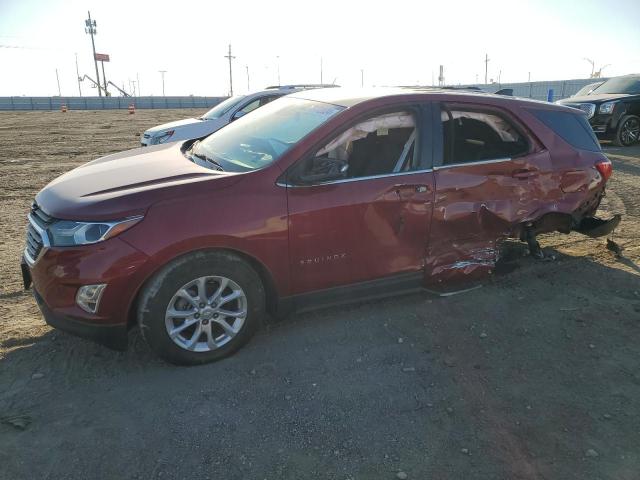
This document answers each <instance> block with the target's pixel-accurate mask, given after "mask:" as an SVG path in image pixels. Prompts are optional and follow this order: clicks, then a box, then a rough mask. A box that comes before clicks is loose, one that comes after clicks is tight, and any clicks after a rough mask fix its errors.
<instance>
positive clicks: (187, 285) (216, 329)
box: [137, 251, 265, 365]
mask: <svg viewBox="0 0 640 480" xmlns="http://www.w3.org/2000/svg"><path fill="white" fill-rule="evenodd" d="M264 311H265V293H264V287H263V285H262V282H261V280H260V277H259V276H258V274H257V273H256V272H255V271H254V270H253V268H251V266H250V265H249V264H248V263H246V262H245V261H244V260H242V259H241V258H239V257H238V256H236V255H233V254H231V253H228V252H220V251H218V252H211V251H209V252H207V251H202V252H196V253H191V254H188V255H185V256H183V257H180V258H178V259H176V260H173V261H172V262H170V263H169V264H167V265H166V266H165V267H163V268H162V270H160V271H159V272H158V273H156V274H155V275H154V276H153V277H152V278H151V279H150V280H149V281H148V282H147V284H146V285H145V286H144V288H143V289H142V292H141V294H140V301H139V302H138V312H137V315H138V325H139V327H140V331H141V333H142V337H143V338H144V339H145V341H146V342H147V343H148V344H149V346H150V347H151V349H152V350H153V351H154V352H155V353H156V354H157V355H158V356H160V357H161V358H163V359H164V360H166V361H168V362H170V363H173V364H176V365H199V364H203V363H209V362H213V361H216V360H220V359H222V358H224V357H227V356H229V355H231V354H232V353H234V352H235V351H236V350H238V349H239V348H240V347H242V346H243V345H244V344H245V343H247V342H248V341H249V339H250V338H251V337H252V336H253V334H254V333H255V331H256V329H257V328H258V326H259V324H260V322H261V320H262V318H263V315H264Z"/></svg>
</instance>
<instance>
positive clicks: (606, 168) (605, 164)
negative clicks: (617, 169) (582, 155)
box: [596, 160, 613, 182]
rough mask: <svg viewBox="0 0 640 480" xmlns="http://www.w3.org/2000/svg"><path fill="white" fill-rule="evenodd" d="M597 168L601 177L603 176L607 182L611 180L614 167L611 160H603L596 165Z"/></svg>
mask: <svg viewBox="0 0 640 480" xmlns="http://www.w3.org/2000/svg"><path fill="white" fill-rule="evenodd" d="M596 168H597V169H598V172H600V175H602V178H603V179H604V181H605V182H606V181H607V180H609V177H611V174H612V173H613V165H611V162H610V161H609V160H602V161H600V162H598V163H596Z"/></svg>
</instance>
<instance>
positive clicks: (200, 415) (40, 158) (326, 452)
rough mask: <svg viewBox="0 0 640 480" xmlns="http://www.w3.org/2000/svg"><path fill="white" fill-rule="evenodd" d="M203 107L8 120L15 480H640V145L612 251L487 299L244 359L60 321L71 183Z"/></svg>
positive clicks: (0, 218) (621, 179) (436, 305)
mask: <svg viewBox="0 0 640 480" xmlns="http://www.w3.org/2000/svg"><path fill="white" fill-rule="evenodd" d="M200 113H201V112H199V111H192V110H183V111H177V110H173V111H171V110H146V111H145V110H139V111H138V112H136V114H135V115H128V114H127V112H126V111H112V112H105V111H103V112H74V111H72V112H68V113H67V114H62V113H60V112H16V113H9V112H0V145H1V146H2V148H1V149H0V174H1V175H0V225H1V226H2V228H1V229H0V254H1V255H2V256H1V258H0V278H2V284H1V285H0V478H1V479H20V478H47V479H66V478H78V479H86V478H92V479H103V478H104V479H108V478H118V479H124V478H141V479H142V478H144V479H147V478H192V479H205V478H211V479H263V478H265V479H281V478H287V479H301V478H321V479H342V480H344V479H370V478H371V479H385V478H386V479H393V478H400V477H402V475H399V476H398V472H400V471H401V472H405V473H406V475H407V476H408V478H409V479H414V478H415V479H417V478H419V479H430V480H434V479H510V480H511V479H552V480H556V479H562V480H569V479H579V480H592V479H593V480H600V479H612V480H637V479H640V348H639V344H640V267H639V266H638V265H639V264H640V241H639V238H640V147H636V148H633V149H619V148H613V147H611V148H609V147H607V148H606V149H605V150H606V153H607V154H608V155H609V157H610V158H611V159H612V161H613V164H614V169H615V172H614V176H613V178H612V180H611V181H610V183H609V188H608V195H607V197H606V199H605V202H604V204H603V206H602V210H603V211H604V212H603V213H605V214H608V213H622V214H623V215H624V217H623V223H622V224H621V226H620V227H619V228H618V230H617V231H616V232H615V240H616V241H617V242H618V243H619V244H620V245H622V246H623V247H624V252H623V257H622V258H620V259H617V258H616V257H615V256H614V254H613V253H612V252H611V251H609V250H607V249H606V248H605V242H604V240H602V239H600V240H592V239H588V238H586V237H583V236H580V235H578V234H571V235H560V234H557V235H555V234H554V235H548V236H545V237H544V238H542V239H541V243H542V245H543V247H544V248H545V251H546V253H547V257H548V258H549V259H550V260H548V261H535V260H532V259H530V258H529V257H526V256H524V253H525V250H524V247H523V246H521V245H520V244H517V243H514V244H513V245H511V248H510V253H511V256H512V257H513V260H514V262H515V264H516V265H517V268H516V269H515V270H514V271H512V272H511V273H508V274H504V275H502V276H497V277H495V278H492V279H490V280H488V281H487V282H486V283H485V284H484V286H483V287H482V288H480V289H477V290H474V291H472V292H469V293H466V294H461V295H457V296H454V297H449V298H440V297H433V296H430V295H428V294H419V295H410V296H404V297H400V298H395V299H390V300H384V301H377V302H369V303H363V304H358V305H353V306H349V307H340V308H332V309H326V310H320V311H316V312H312V313H307V314H303V315H296V316H294V317H292V318H289V319H287V320H285V321H283V322H280V323H277V324H274V325H270V326H268V327H266V328H264V329H263V330H262V331H261V332H260V333H259V334H258V335H257V336H256V338H255V339H254V340H253V341H252V342H251V343H250V344H249V345H248V346H247V347H245V348H244V349H242V350H241V351H240V352H238V353H237V354H236V355H235V356H233V357H232V358H229V359H226V360H224V361H222V362H218V363H215V364H211V365H206V366H202V367H196V368H177V367H173V366H170V365H167V364H164V363H163V362H161V361H159V360H157V359H155V358H154V357H153V356H152V355H151V353H150V351H149V350H148V349H147V347H146V346H145V345H144V343H143V342H142V341H141V340H140V338H139V337H138V336H137V334H136V333H135V332H133V333H132V335H131V348H130V350H129V351H127V352H125V353H118V352H113V351H110V350H107V349H105V348H102V347H100V346H97V345H94V344H92V343H90V342H88V341H84V340H81V339H77V338H74V337H71V336H68V335H66V334H64V333H61V332H55V331H53V330H51V329H50V328H49V327H47V326H45V324H44V322H43V320H42V318H41V316H40V314H39V312H38V310H37V307H36V305H35V303H34V301H33V299H32V298H31V295H30V293H29V292H23V291H22V285H21V279H20V274H19V259H20V255H21V251H22V249H23V242H24V229H25V223H26V218H25V217H26V214H27V212H28V208H29V205H30V203H31V201H32V199H33V197H34V195H35V194H36V192H37V191H38V190H39V189H40V188H42V187H43V186H44V185H45V184H46V183H47V182H49V181H50V180H51V179H53V178H55V177H56V176H58V175H59V174H61V173H63V172H65V171H67V170H69V169H71V168H73V167H75V166H77V165H79V164H81V163H83V162H86V161H88V160H91V159H94V158H96V157H98V156H101V155H104V154H108V153H111V152H116V151H120V150H124V149H127V148H132V147H136V146H137V145H138V136H139V134H140V133H141V132H142V131H143V130H144V129H145V128H147V127H149V126H152V125H155V124H158V123H162V122H164V121H168V120H171V119H176V118H181V117H188V116H195V115H197V114H200Z"/></svg>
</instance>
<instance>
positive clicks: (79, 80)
mask: <svg viewBox="0 0 640 480" xmlns="http://www.w3.org/2000/svg"><path fill="white" fill-rule="evenodd" d="M76 77H77V78H78V93H79V94H80V96H82V88H81V87H80V82H81V81H82V78H80V71H79V70H78V54H77V53H76Z"/></svg>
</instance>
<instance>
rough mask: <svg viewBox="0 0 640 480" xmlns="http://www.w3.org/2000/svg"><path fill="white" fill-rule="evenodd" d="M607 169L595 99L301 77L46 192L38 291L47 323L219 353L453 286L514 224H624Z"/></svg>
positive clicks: (31, 232)
mask: <svg viewBox="0 0 640 480" xmlns="http://www.w3.org/2000/svg"><path fill="white" fill-rule="evenodd" d="M610 175H611V163H610V162H609V160H608V159H607V158H606V157H605V155H604V154H603V153H602V152H601V150H600V146H599V144H598V142H597V140H596V138H595V137H594V135H593V132H592V131H591V129H590V128H589V124H588V123H587V119H586V116H585V115H584V114H583V113H582V112H581V111H579V110H576V109H573V108H566V107H561V106H558V105H552V104H548V103H543V102H534V101H528V100H521V99H514V98H509V97H503V96H495V95H485V94H473V93H456V92H446V91H433V90H418V89H391V90H375V91H357V92H349V91H347V90H344V89H337V88H336V89H327V90H316V91H305V92H300V93H298V94H295V95H293V96H287V97H283V98H281V99H279V100H275V101H274V102H272V103H270V104H268V105H266V106H264V107H262V108H260V109H258V110H256V111H255V112H254V113H252V114H251V115H247V116H245V117H242V118H240V119H238V120H237V121H235V122H233V123H231V124H230V125H228V126H226V127H225V128H223V129H221V130H219V131H218V132H216V133H214V134H212V135H211V136H209V137H207V138H206V139H204V140H202V141H195V142H194V141H187V142H184V143H179V142H176V143H173V144H165V145H157V146H152V147H147V148H139V149H136V150H131V151H128V152H122V153H118V154H115V155H110V156H107V157H104V158H100V159H98V160H95V161H93V162H90V163H88V164H86V165H83V166H81V167H78V168H76V169H75V170H72V171H71V172H68V173H66V174H64V175H62V176H61V177H59V178H57V179H56V180H54V181H53V182H51V183H50V184H49V185H48V186H46V187H45V188H44V189H43V190H42V191H40V193H38V195H37V196H36V199H35V202H34V204H33V207H32V209H31V213H30V214H29V227H28V233H27V244H26V248H25V251H24V263H23V275H24V281H25V286H27V287H28V286H29V284H30V283H31V279H33V286H34V295H35V298H36V299H37V301H38V304H39V306H40V308H41V310H42V312H43V314H44V317H45V319H46V320H47V322H48V323H50V324H51V325H53V326H55V327H58V328H60V329H63V330H66V331H69V332H72V333H76V334H78V335H82V336H86V337H90V338H93V339H96V340H99V341H101V342H103V343H105V344H108V345H110V346H112V347H116V348H125V347H126V344H127V329H128V328H129V327H131V326H133V325H136V324H137V325H139V326H140V329H141V331H142V335H143V336H144V338H145V339H146V341H147V342H148V343H149V344H150V346H151V347H152V348H153V350H154V351H156V352H157V353H158V354H159V355H160V356H162V357H163V358H165V359H167V360H169V361H171V362H174V363H181V364H195V363H204V362H208V361H212V360H216V359H218V358H221V357H223V356H226V355H229V354H230V353H232V352H233V351H235V350H236V349H238V348H239V347H240V346H241V345H242V344H243V343H244V342H246V341H247V340H248V339H249V338H250V336H251V335H252V333H253V332H254V331H255V329H256V328H257V327H258V326H259V324H260V322H261V319H262V318H263V316H264V314H265V313H266V312H270V313H272V314H283V313H286V312H290V311H292V310H294V309H298V310H300V309H306V308H310V307H312V306H318V305H325V304H329V303H332V304H335V303H338V302H346V301H354V300H358V299H362V298H372V297H382V296H388V295H397V294H398V293H400V292H407V291H415V290H420V289H424V288H428V289H430V290H437V291H440V292H442V291H443V290H447V291H452V290H455V289H462V288H463V285H462V284H463V283H466V281H468V280H473V279H478V278H482V277H483V276H486V275H488V274H490V273H491V272H493V271H494V270H495V268H496V264H497V262H498V261H499V259H500V254H501V248H500V246H501V243H502V242H503V241H504V240H505V239H507V238H510V237H511V238H516V239H520V240H522V241H526V242H528V244H529V247H530V250H531V252H532V253H534V254H536V255H540V253H541V252H540V249H539V246H538V243H537V241H536V235H538V234H539V233H542V232H551V231H556V230H558V231H561V232H565V233H568V232H570V231H571V230H577V231H580V232H583V233H586V234H589V235H592V236H596V235H603V234H606V233H608V232H609V231H610V230H611V229H612V228H613V227H615V225H616V224H617V222H618V221H619V217H614V218H613V219H611V220H609V221H604V220H599V219H596V218H593V217H592V215H593V214H594V212H595V211H596V209H597V208H598V205H599V203H600V200H601V198H602V196H603V195H604V191H605V183H606V181H607V179H608V178H609V176H610Z"/></svg>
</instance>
